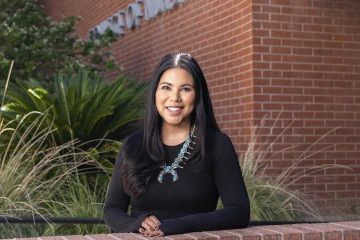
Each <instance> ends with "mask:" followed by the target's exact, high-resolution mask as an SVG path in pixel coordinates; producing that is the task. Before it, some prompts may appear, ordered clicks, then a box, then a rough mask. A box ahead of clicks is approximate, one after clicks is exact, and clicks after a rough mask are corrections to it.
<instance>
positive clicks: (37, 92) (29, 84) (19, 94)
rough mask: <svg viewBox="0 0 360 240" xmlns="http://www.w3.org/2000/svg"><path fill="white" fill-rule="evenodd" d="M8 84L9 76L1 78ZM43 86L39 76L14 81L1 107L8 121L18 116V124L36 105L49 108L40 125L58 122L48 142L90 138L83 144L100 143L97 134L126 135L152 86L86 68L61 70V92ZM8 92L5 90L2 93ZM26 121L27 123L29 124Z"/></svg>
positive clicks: (118, 137)
mask: <svg viewBox="0 0 360 240" xmlns="http://www.w3.org/2000/svg"><path fill="white" fill-rule="evenodd" d="M5 84H6V83H5V81H2V82H0V89H2V90H4V89H5ZM39 86H40V84H39V83H38V82H36V81H34V80H32V81H21V80H17V81H16V82H9V85H8V89H7V91H6V93H5V103H6V104H4V106H3V107H2V111H1V112H0V113H1V115H2V117H3V119H4V123H9V122H11V121H13V122H12V126H13V127H15V126H18V120H17V119H21V118H20V117H21V116H24V115H26V114H28V113H30V112H33V111H38V112H41V113H45V112H47V111H48V113H47V116H46V121H43V122H42V124H41V125H39V126H38V127H39V128H42V129H46V128H47V127H48V126H53V129H54V132H53V134H52V138H54V139H48V142H49V143H51V142H53V140H55V143H56V145H60V144H62V143H66V142H68V141H70V140H74V139H78V140H80V141H81V142H82V143H87V144H86V145H84V146H83V147H84V148H83V149H88V148H89V147H95V146H96V145H97V144H99V142H98V141H93V140H100V139H104V138H106V139H108V140H109V139H112V140H116V141H120V140H122V139H124V138H125V137H126V136H128V135H129V134H131V133H132V132H133V131H134V130H135V129H136V128H137V124H136V123H137V121H138V120H139V119H140V116H141V109H142V108H143V104H144V101H143V96H144V92H145V89H146V84H144V83H141V82H140V81H134V80H131V79H129V77H128V76H125V75H124V76H120V77H119V78H117V79H116V80H114V81H113V82H107V81H106V79H105V78H103V77H101V76H100V75H96V76H95V77H94V78H89V75H88V73H87V72H82V71H80V72H79V74H78V75H77V76H66V75H64V74H62V73H60V74H58V75H57V76H56V77H55V94H50V93H49V92H48V91H46V90H45V89H44V88H41V87H39ZM3 93H4V92H1V93H0V97H1V98H3V96H4V94H3ZM28 119H31V117H29V118H28ZM29 124H30V122H29ZM9 126H11V125H9ZM22 126H24V128H25V129H26V124H22ZM91 141H93V142H92V143H93V144H91Z"/></svg>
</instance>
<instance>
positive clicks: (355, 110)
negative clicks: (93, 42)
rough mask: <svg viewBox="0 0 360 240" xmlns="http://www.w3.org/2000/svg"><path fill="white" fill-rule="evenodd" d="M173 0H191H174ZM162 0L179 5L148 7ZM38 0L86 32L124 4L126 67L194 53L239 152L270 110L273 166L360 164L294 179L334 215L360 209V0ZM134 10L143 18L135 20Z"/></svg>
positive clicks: (148, 67) (139, 70)
mask: <svg viewBox="0 0 360 240" xmlns="http://www.w3.org/2000/svg"><path fill="white" fill-rule="evenodd" d="M174 2H183V3H181V4H179V5H178V6H177V7H174V6H171V4H173V3H174ZM160 3H161V4H164V3H165V4H166V5H167V6H168V7H169V8H171V9H169V10H167V11H165V12H163V13H160V12H157V10H156V9H155V10H154V9H150V8H148V9H147V8H146V4H149V6H150V4H152V6H154V4H160ZM39 4H42V5H44V7H45V11H46V13H47V14H49V15H50V16H52V17H53V18H54V19H55V20H57V21H60V20H61V17H62V16H81V17H82V20H81V21H80V22H79V23H78V25H77V33H78V34H79V35H80V36H81V37H83V38H87V36H88V32H89V30H90V29H93V28H94V27H96V26H98V25H99V24H101V23H102V22H104V21H105V20H106V19H108V18H109V17H111V16H113V14H115V13H119V11H121V10H124V13H122V12H121V14H120V15H119V16H120V17H121V19H120V21H124V25H125V27H123V28H121V29H122V30H123V33H124V34H123V35H122V36H120V37H119V40H118V42H116V43H115V44H113V46H112V49H113V52H114V54H115V57H116V60H117V62H118V63H119V64H121V65H122V66H123V67H124V71H125V72H127V73H130V74H131V75H132V76H134V77H137V78H140V79H143V80H148V79H149V78H150V76H151V73H152V71H153V70H154V67H155V65H156V64H157V63H158V61H159V60H160V58H161V57H162V56H163V55H165V54H166V53H167V52H170V51H182V52H189V53H191V54H192V55H193V56H194V57H195V58H196V59H197V61H198V62H199V64H200V66H201V67H202V69H203V71H204V74H205V77H206V79H207V82H208V85H209V88H210V92H211V97H212V100H213V104H214V108H215V113H216V117H217V120H218V122H219V124H220V127H221V129H222V130H223V131H224V132H225V133H226V134H228V135H229V137H230V138H231V139H232V141H233V143H234V146H235V148H236V150H237V152H238V154H239V156H240V155H241V154H243V153H244V151H245V150H246V149H247V146H248V142H249V139H250V135H251V126H254V125H260V124H261V120H262V119H263V118H264V117H265V116H266V121H265V124H264V126H263V127H262V129H261V131H260V132H259V133H258V136H259V138H258V143H259V144H260V145H263V144H267V143H266V141H270V142H272V141H275V144H273V145H272V146H271V148H270V151H271V153H272V154H271V155H272V157H271V158H269V159H268V164H269V165H268V168H269V169H268V172H269V173H270V174H274V175H277V174H280V173H281V172H282V171H283V169H284V168H285V167H287V166H289V165H290V164H291V163H292V162H293V161H294V159H302V160H303V161H302V162H301V163H300V165H299V166H298V168H297V171H298V172H301V171H302V170H306V169H308V168H309V167H313V166H320V165H324V164H341V165H345V166H348V167H351V168H352V169H353V170H352V171H350V170H347V169H345V168H330V169H324V168H322V169H321V170H319V171H317V172H316V173H313V174H311V175H309V176H306V177H304V178H302V179H301V180H300V181H297V183H296V184H295V185H294V187H296V188H298V189H302V190H303V191H306V192H307V193H308V194H309V196H310V198H312V199H313V200H314V201H315V202H316V204H317V206H318V207H319V208H321V210H322V212H323V214H324V215H326V216H328V217H327V218H328V219H332V218H334V217H335V218H336V219H338V218H339V217H340V216H341V215H340V214H339V212H338V211H337V210H334V209H336V208H337V209H339V210H341V211H342V212H344V213H345V214H347V215H348V217H349V216H350V215H352V216H351V217H354V215H355V216H356V214H360V174H359V173H360V0H342V1H340V0H182V1H179V0H144V1H136V0H124V1H119V0H107V1H95V0H76V1H71V0H61V1H50V0H39ZM161 4H160V5H159V6H161ZM129 6H130V10H129ZM137 8H139V9H140V12H137V11H136V9H137ZM160 8H161V7H160ZM127 10H129V11H127ZM139 14H142V17H140V16H138V15H139ZM149 16H150V17H152V18H151V19H150V20H149V19H148V18H149ZM126 18H129V20H133V23H134V24H137V25H138V26H135V27H134V29H129V28H128V27H127V26H126ZM118 21H119V20H118ZM131 22H132V21H130V22H129V23H131ZM112 77H114V76H112ZM276 119H277V120H276ZM337 127H338V128H337ZM335 128H337V129H336V130H334V129H335ZM329 131H332V132H330V133H329ZM327 133H328V134H327ZM314 143H315V144H314ZM313 144H314V145H313ZM312 145H313V146H312ZM284 148H289V149H288V150H282V149H284ZM335 207H336V208H335ZM345 219H348V218H345Z"/></svg>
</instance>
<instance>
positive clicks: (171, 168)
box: [158, 133, 195, 183]
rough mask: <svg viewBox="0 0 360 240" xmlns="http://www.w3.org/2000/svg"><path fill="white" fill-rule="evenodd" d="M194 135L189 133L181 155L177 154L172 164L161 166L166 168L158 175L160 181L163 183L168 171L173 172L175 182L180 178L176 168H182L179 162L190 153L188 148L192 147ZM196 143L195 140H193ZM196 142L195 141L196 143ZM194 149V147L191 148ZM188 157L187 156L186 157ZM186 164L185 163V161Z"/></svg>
mask: <svg viewBox="0 0 360 240" xmlns="http://www.w3.org/2000/svg"><path fill="white" fill-rule="evenodd" d="M193 137H194V134H193V133H190V134H189V137H188V138H187V139H186V140H185V143H184V144H183V146H182V148H181V150H180V153H179V155H178V156H177V158H175V160H174V162H173V163H172V164H171V166H166V165H163V166H161V168H163V169H164V170H162V171H161V172H160V174H159V176H158V181H159V182H160V183H162V181H163V175H165V174H166V173H171V175H173V182H175V181H176V180H178V178H179V177H178V175H177V172H176V171H175V169H176V168H182V167H181V166H180V165H179V163H181V162H183V158H184V157H185V153H188V154H190V153H189V152H187V149H188V148H191V147H190V144H191V143H192V141H191V139H192V138H193ZM193 143H194V142H193ZM194 144H195V143H194ZM191 149H192V148H191ZM185 158H186V157H185ZM184 164H185V163H184Z"/></svg>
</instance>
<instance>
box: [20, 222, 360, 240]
mask: <svg viewBox="0 0 360 240" xmlns="http://www.w3.org/2000/svg"><path fill="white" fill-rule="evenodd" d="M14 239H16V240H25V239H26V240H145V239H152V240H164V239H166V240H197V239H201V240H220V239H221V240H360V221H357V222H333V223H314V224H291V225H290V224H289V225H267V226H257V227H249V228H246V229H231V230H222V231H208V232H192V233H186V234H179V235H169V236H165V237H161V238H159V237H152V238H146V237H142V236H141V235H140V234H137V233H109V234H94V235H86V236H81V235H74V236H54V237H40V238H14Z"/></svg>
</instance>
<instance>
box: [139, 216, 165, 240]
mask: <svg viewBox="0 0 360 240" xmlns="http://www.w3.org/2000/svg"><path fill="white" fill-rule="evenodd" d="M160 225H161V223H160V221H159V220H158V219H157V218H156V217H155V216H154V215H150V216H148V217H146V218H145V219H144V221H143V222H142V223H141V227H140V229H139V232H140V233H141V234H142V235H143V236H147V237H155V236H157V237H162V236H164V233H163V232H162V231H161V230H160V229H159V227H160Z"/></svg>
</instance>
